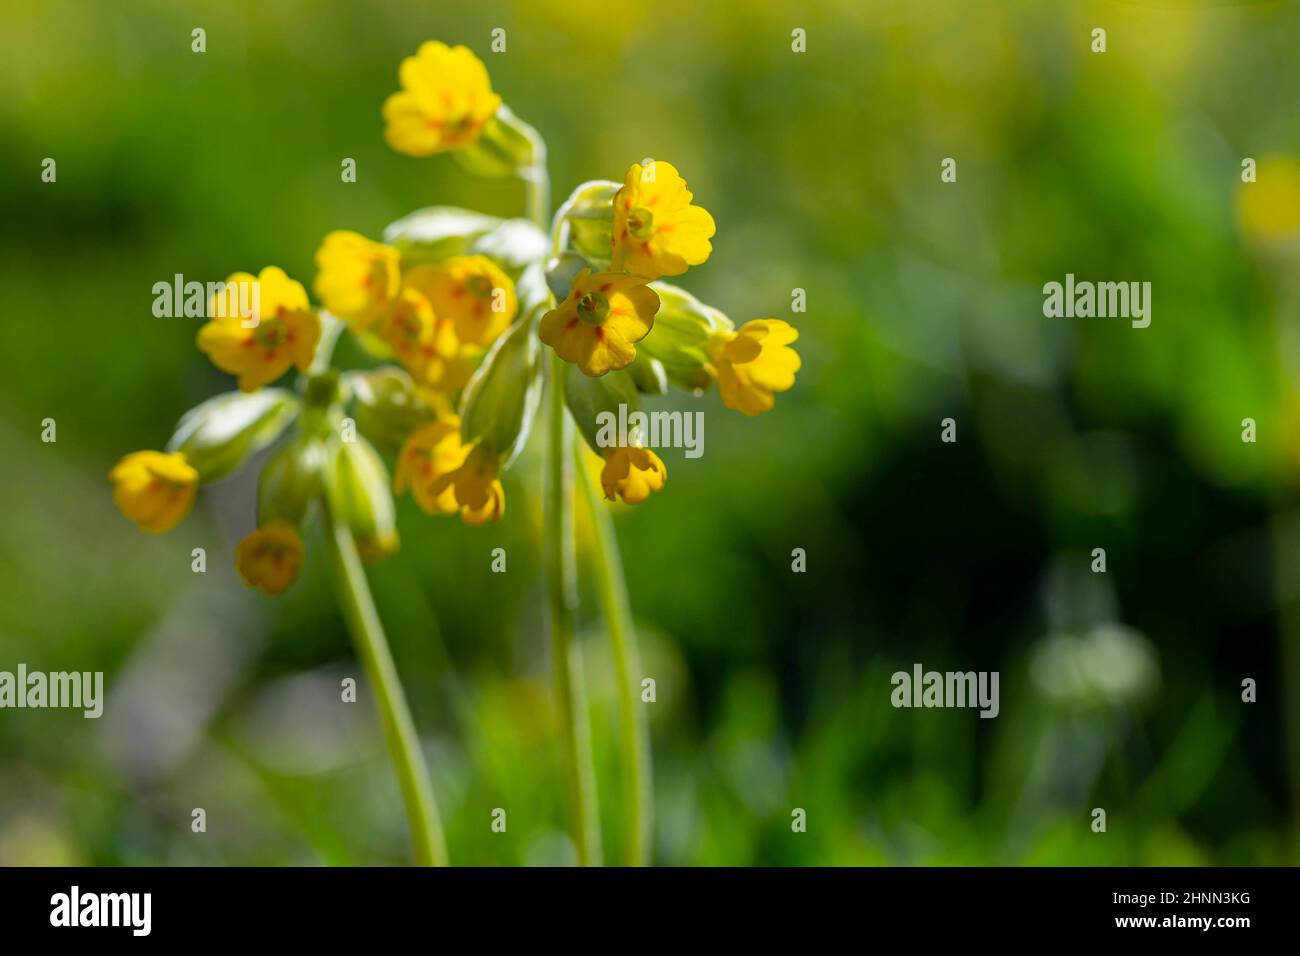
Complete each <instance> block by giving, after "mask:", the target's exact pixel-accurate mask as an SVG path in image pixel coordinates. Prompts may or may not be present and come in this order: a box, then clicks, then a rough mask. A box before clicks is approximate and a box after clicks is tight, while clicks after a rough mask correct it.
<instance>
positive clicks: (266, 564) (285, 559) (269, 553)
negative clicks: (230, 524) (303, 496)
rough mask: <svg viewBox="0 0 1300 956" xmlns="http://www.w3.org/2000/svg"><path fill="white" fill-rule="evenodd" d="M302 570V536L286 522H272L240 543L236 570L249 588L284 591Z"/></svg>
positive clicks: (264, 592)
mask: <svg viewBox="0 0 1300 956" xmlns="http://www.w3.org/2000/svg"><path fill="white" fill-rule="evenodd" d="M301 569H302V538H300V537H298V531H297V529H295V528H294V526H293V525H291V524H289V522H287V521H280V520H276V521H270V522H267V523H266V524H264V525H262V527H260V528H258V529H257V530H256V531H254V532H253V533H252V534H250V535H248V536H247V537H246V538H244V540H243V541H241V542H239V546H238V547H237V548H236V549H235V570H237V571H238V572H239V576H240V577H241V578H243V580H244V583H245V584H247V585H248V586H249V587H250V588H257V589H258V590H259V591H261V592H262V593H263V594H281V593H283V592H285V591H287V590H288V589H289V585H291V584H293V582H294V581H296V580H297V579H298V572H299V571H300V570H301Z"/></svg>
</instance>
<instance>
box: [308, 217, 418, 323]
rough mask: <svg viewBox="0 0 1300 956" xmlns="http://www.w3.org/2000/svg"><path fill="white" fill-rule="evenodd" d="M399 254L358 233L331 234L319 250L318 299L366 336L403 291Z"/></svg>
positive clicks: (317, 265)
mask: <svg viewBox="0 0 1300 956" xmlns="http://www.w3.org/2000/svg"><path fill="white" fill-rule="evenodd" d="M398 260H399V256H398V252H397V250H396V249H394V248H393V247H392V246H385V245H383V244H382V243H378V242H371V241H370V240H369V239H367V238H366V237H365V236H362V235H360V234H358V233H355V232H347V231H345V230H337V231H335V232H331V233H330V234H329V235H328V236H326V237H325V241H324V242H322V243H321V247H320V248H319V249H318V250H316V268H317V270H318V272H317V273H316V283H315V286H314V288H315V290H316V295H317V297H318V298H319V299H320V300H321V303H322V304H323V305H324V306H325V308H326V309H327V310H328V311H330V312H332V313H334V314H335V315H337V316H338V317H339V318H340V319H343V320H344V321H345V322H347V323H348V324H349V325H350V326H352V328H353V329H354V330H355V331H357V332H364V331H365V330H366V329H368V328H370V326H371V325H373V324H374V322H375V320H376V319H378V318H380V317H381V316H382V315H383V314H384V312H385V310H387V308H388V304H389V303H390V302H392V300H393V298H394V297H395V296H396V295H397V291H398V289H399V288H400V287H401V283H402V276H401V272H400V271H399V269H398Z"/></svg>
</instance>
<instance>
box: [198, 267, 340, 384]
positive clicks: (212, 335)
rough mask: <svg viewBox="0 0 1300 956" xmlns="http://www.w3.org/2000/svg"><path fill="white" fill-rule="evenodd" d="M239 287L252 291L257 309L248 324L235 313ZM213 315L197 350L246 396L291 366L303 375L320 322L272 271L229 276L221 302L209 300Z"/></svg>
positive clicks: (303, 295)
mask: <svg viewBox="0 0 1300 956" xmlns="http://www.w3.org/2000/svg"><path fill="white" fill-rule="evenodd" d="M242 283H250V284H253V290H254V296H253V302H254V303H255V308H254V310H253V314H252V315H251V316H250V317H248V318H247V319H245V318H244V317H242V316H241V315H240V313H239V308H238V303H239V296H240V293H239V289H240V286H241V284H242ZM245 295H247V293H245ZM211 315H212V318H210V319H209V320H208V322H207V324H206V325H204V326H203V328H201V329H199V336H198V346H199V349H200V351H202V352H205V353H207V355H208V357H209V358H211V359H212V362H213V364H214V365H216V366H217V368H219V369H221V370H222V371H223V372H229V373H230V374H232V375H237V376H239V387H240V388H241V389H242V390H243V391H245V392H252V391H255V390H256V389H258V388H260V387H261V386H263V385H265V384H267V383H268V382H273V381H275V380H276V379H277V378H279V377H280V376H281V375H283V374H284V373H285V371H286V370H288V368H289V366H290V365H293V366H296V367H297V368H298V370H299V371H306V369H307V366H308V365H310V364H311V360H312V356H313V355H314V354H315V352H316V342H317V341H318V340H319V339H320V320H319V319H317V318H316V313H315V312H313V311H312V310H311V306H310V305H309V304H308V302H307V292H306V290H304V289H303V287H302V285H301V284H299V283H297V282H295V281H294V280H292V279H290V278H289V277H288V276H287V275H285V274H284V271H283V270H281V269H277V268H276V267H275V266H268V267H267V268H265V269H263V270H262V272H261V274H260V275H259V276H258V277H257V278H256V279H254V278H253V277H252V276H251V275H249V274H248V273H246V272H237V273H235V274H234V275H232V276H231V277H230V278H229V279H227V280H226V288H225V294H224V296H214V297H213V300H212V305H211Z"/></svg>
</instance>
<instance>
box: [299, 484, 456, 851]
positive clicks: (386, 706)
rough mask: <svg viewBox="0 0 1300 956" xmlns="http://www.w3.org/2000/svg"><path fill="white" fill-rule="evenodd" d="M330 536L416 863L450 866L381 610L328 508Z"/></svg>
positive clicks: (342, 602) (348, 538)
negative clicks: (408, 829)
mask: <svg viewBox="0 0 1300 956" xmlns="http://www.w3.org/2000/svg"><path fill="white" fill-rule="evenodd" d="M325 532H326V541H327V544H328V550H329V556H330V567H331V569H332V571H333V572H334V578H335V581H336V582H337V585H338V592H339V606H340V607H341V608H342V610H343V616H344V618H345V619H346V620H347V623H348V630H349V631H351V633H352V640H353V643H354V644H355V645H356V649H357V654H358V656H359V657H360V658H361V664H362V666H363V667H364V668H365V671H366V680H367V681H368V682H369V684H370V687H371V689H372V690H373V691H374V693H375V700H376V702H377V703H378V705H379V716H380V719H381V720H382V722H383V726H384V741H385V742H386V743H387V744H388V753H389V756H390V757H391V758H392V761H393V769H394V770H395V771H396V772H397V782H398V785H399V786H400V788H401V791H402V802H403V803H404V804H405V805H406V817H407V822H408V823H409V824H410V828H411V846H412V850H413V852H414V855H415V862H416V864H417V865H418V866H446V865H447V843H446V840H445V838H444V837H443V834H442V823H441V822H440V821H439V818H438V804H437V803H436V802H435V800H434V798H433V785H432V784H431V783H430V781H429V768H428V767H427V766H426V765H425V762H424V753H423V751H421V750H420V738H419V737H418V736H417V735H416V732H415V722H414V721H413V720H412V719H411V711H410V708H409V707H408V706H407V703H406V695H405V694H404V693H403V692H402V684H401V681H400V680H399V679H398V676H397V667H396V665H394V663H393V655H392V653H391V652H390V651H389V649H388V641H387V639H386V638H385V637H384V628H383V625H382V624H381V623H380V621H379V612H378V611H376V610H375V602H374V599H373V598H372V597H371V596H370V586H369V584H367V583H366V573H365V570H364V569H363V568H362V566H361V558H360V556H359V555H358V554H357V546H356V542H355V541H353V539H352V532H351V531H349V530H348V528H347V526H346V525H342V524H336V523H335V522H334V521H333V520H332V519H331V518H330V515H329V514H328V510H327V512H326V515H325Z"/></svg>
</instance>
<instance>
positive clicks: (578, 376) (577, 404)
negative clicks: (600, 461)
mask: <svg viewBox="0 0 1300 956" xmlns="http://www.w3.org/2000/svg"><path fill="white" fill-rule="evenodd" d="M564 402H565V404H566V405H568V407H569V412H570V414H572V415H573V421H574V424H575V425H577V426H578V431H579V432H581V433H582V437H583V438H585V439H586V440H587V444H588V445H590V446H591V448H592V450H593V451H595V452H596V453H597V454H598V455H604V453H605V452H606V451H607V450H608V449H609V448H610V447H612V446H611V445H610V444H609V443H608V442H602V441H601V440H600V433H601V429H602V428H604V429H605V431H606V434H607V435H608V433H609V429H608V425H609V423H610V422H611V421H612V422H618V421H620V420H626V417H627V416H628V415H631V414H632V413H633V412H635V411H637V410H638V409H639V408H640V397H639V396H638V395H637V389H636V383H635V382H634V381H633V379H632V376H631V375H630V374H628V372H627V371H626V370H624V369H617V370H615V371H611V372H606V373H605V374H604V375H601V376H599V377H593V376H591V375H584V374H583V373H582V370H581V369H580V368H578V366H576V365H567V364H566V365H565V368H564ZM620 405H624V406H626V411H625V412H624V413H623V414H622V415H620V413H619V406H620ZM611 415H612V416H613V418H612V419H611V418H610V417H609V416H611Z"/></svg>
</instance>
